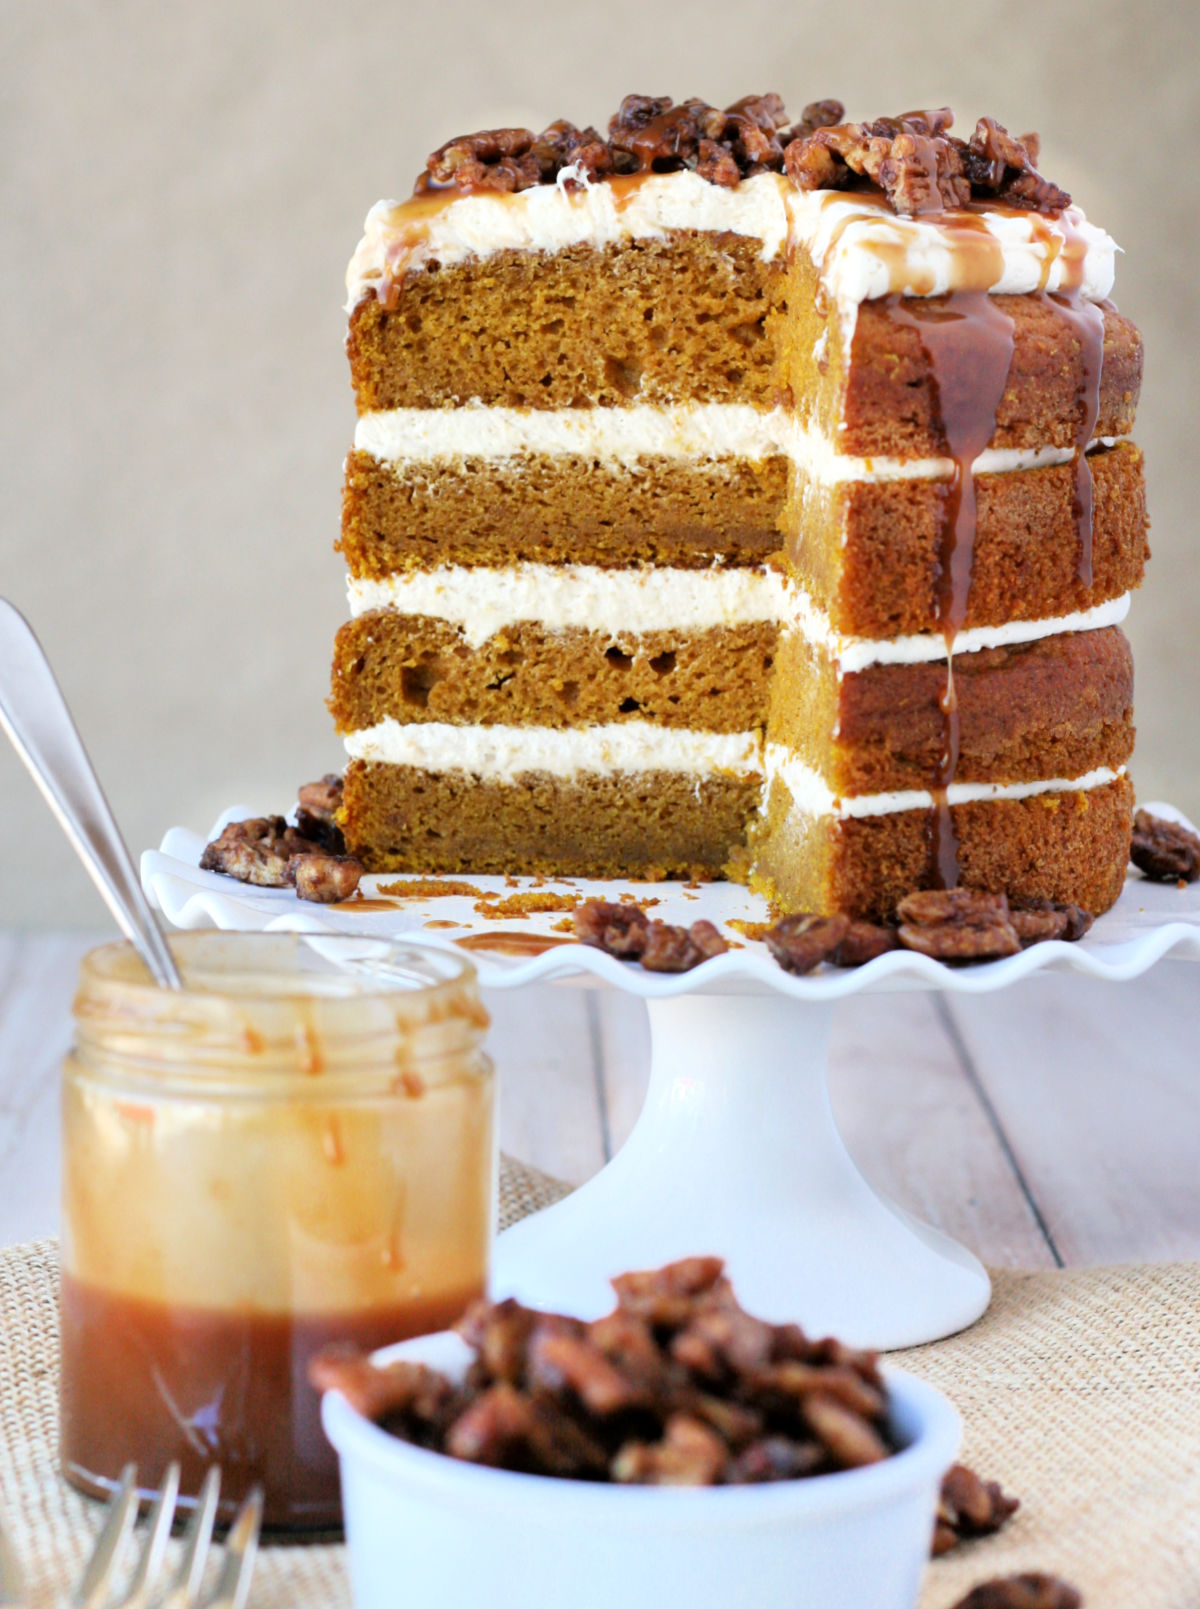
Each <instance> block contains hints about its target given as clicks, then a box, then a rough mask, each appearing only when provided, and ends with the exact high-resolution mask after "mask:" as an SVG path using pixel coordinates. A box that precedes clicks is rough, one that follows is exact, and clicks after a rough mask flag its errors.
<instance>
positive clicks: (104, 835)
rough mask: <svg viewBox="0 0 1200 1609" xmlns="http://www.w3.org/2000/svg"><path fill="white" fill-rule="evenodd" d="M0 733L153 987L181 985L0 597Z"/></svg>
mask: <svg viewBox="0 0 1200 1609" xmlns="http://www.w3.org/2000/svg"><path fill="white" fill-rule="evenodd" d="M0 727H2V728H3V729H4V731H5V732H7V733H8V735H9V737H10V738H11V739H12V742H13V747H14V748H15V749H16V751H17V753H18V754H19V755H20V756H21V758H22V760H24V762H25V764H26V766H27V767H28V768H29V771H30V774H31V775H32V777H33V780H34V781H35V782H36V783H37V785H38V787H39V788H40V789H41V790H42V794H43V796H44V798H45V800H46V803H47V804H48V805H49V806H50V808H51V810H52V811H53V812H54V814H55V815H56V816H57V817H58V821H59V825H60V826H61V827H62V829H63V831H64V832H65V833H66V835H67V837H68V838H69V839H70V840H71V843H72V845H73V846H74V849H75V852H76V853H77V854H78V856H79V858H80V860H82V861H83V864H84V865H85V866H86V867H87V869H88V872H89V873H90V875H91V878H92V881H93V882H94V883H95V885H96V887H97V888H98V889H99V890H100V893H101V895H102V896H103V899H104V902H105V904H106V905H107V906H108V908H109V910H110V911H111V912H112V913H113V915H114V916H115V917H116V919H117V925H118V926H119V927H120V929H121V931H122V933H124V934H125V936H126V938H127V939H129V940H130V941H131V942H132V943H133V944H134V945H135V946H136V948H137V950H138V952H139V954H140V955H141V957H142V959H143V960H144V961H145V963H146V965H147V966H148V967H149V968H150V971H151V973H152V975H153V977H154V979H155V981H156V982H157V983H159V984H162V985H163V986H164V987H168V988H172V989H179V988H181V987H182V983H181V981H180V977H179V970H178V968H177V967H176V965H175V960H174V957H173V956H172V955H171V951H170V949H169V948H168V946H167V941H166V939H165V938H164V937H163V934H162V929H161V928H160V927H159V925H158V922H157V921H156V919H155V916H154V913H153V911H152V910H151V909H150V904H149V901H148V900H147V899H146V896H145V895H144V894H143V893H142V885H141V883H140V882H139V881H138V875H137V872H136V871H135V870H134V867H133V862H132V861H131V860H130V858H129V851H128V849H126V847H125V841H124V839H123V838H122V837H121V834H120V831H119V830H118V827H117V824H116V822H115V821H114V820H113V814H112V811H111V810H110V809H109V806H108V800H107V799H106V798H105V797H104V790H103V789H102V788H101V786H100V783H99V781H98V780H97V777H96V773H95V771H93V769H92V762H91V761H90V760H89V759H88V756H87V750H86V749H85V748H84V746H83V743H82V741H81V740H80V736H79V733H78V732H77V731H76V729H75V723H74V721H73V720H72V719H71V712H70V710H68V708H67V705H66V700H65V699H64V698H63V696H62V690H61V689H60V687H59V685H58V683H57V681H56V680H55V678H54V672H53V671H52V670H51V669H50V663H49V661H48V660H47V658H46V655H45V653H44V652H43V650H42V645H41V643H39V642H38V640H37V638H36V637H35V636H34V634H33V630H32V628H31V627H30V625H29V622H28V621H27V620H26V619H25V617H24V615H22V614H21V613H20V611H19V610H17V609H14V607H13V606H12V604H11V603H9V602H8V601H7V600H6V599H4V598H0Z"/></svg>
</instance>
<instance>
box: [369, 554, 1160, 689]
mask: <svg viewBox="0 0 1200 1609" xmlns="http://www.w3.org/2000/svg"><path fill="white" fill-rule="evenodd" d="M347 591H348V595H349V599H350V612H351V614H352V615H361V614H366V613H368V612H369V611H370V610H372V609H395V610H398V611H399V612H400V613H401V614H406V615H431V616H433V617H434V618H435V619H437V620H447V621H449V622H450V623H451V624H452V625H455V626H458V627H459V628H460V629H461V631H462V633H463V635H464V637H465V638H466V640H467V642H468V644H469V645H470V646H471V647H472V648H478V647H479V646H480V644H482V643H484V642H486V641H487V639H488V638H489V637H491V636H493V635H494V634H495V633H496V632H497V631H501V630H503V629H504V627H506V626H514V625H517V624H519V623H520V622H521V621H537V622H538V623H539V624H540V625H542V626H543V627H544V628H545V629H546V630H547V631H567V630H569V629H571V628H572V627H579V628H581V629H583V630H586V631H598V632H604V633H607V634H609V635H611V636H614V637H620V636H626V635H628V634H629V633H631V632H635V633H638V634H641V633H644V632H650V631H679V632H695V631H707V630H711V629H712V628H713V627H716V626H738V625H747V624H753V623H755V622H758V621H769V622H772V623H774V624H777V625H779V626H781V627H783V628H784V629H785V630H786V629H788V628H794V629H797V630H799V631H801V632H802V633H803V634H804V636H805V637H806V638H807V639H808V641H809V642H811V643H813V644H814V645H815V646H816V647H818V648H820V649H822V650H823V651H824V652H825V653H827V654H828V655H829V656H830V657H831V658H832V659H834V660H836V662H837V663H838V665H839V667H840V668H841V670H842V671H843V672H844V673H845V674H851V673H853V672H854V671H859V670H865V669H866V667H867V666H868V665H880V664H882V665H906V664H919V663H922V662H926V661H931V660H937V659H944V658H945V657H946V641H945V638H944V637H942V636H941V635H939V634H938V633H936V632H930V633H923V634H921V635H913V636H906V637H892V638H889V639H876V638H872V637H843V636H841V635H839V634H838V633H837V632H835V631H834V630H833V628H832V627H831V625H830V624H829V620H828V618H827V617H826V616H825V614H824V613H823V612H822V611H821V610H819V609H818V608H817V607H816V605H815V604H814V603H813V602H812V601H811V599H810V598H809V596H808V594H807V593H806V592H805V591H804V589H803V588H802V587H799V586H797V585H796V584H795V583H794V582H791V581H789V580H787V578H786V577H784V576H783V575H782V574H781V573H780V572H779V571H778V570H772V569H770V568H768V567H766V566H762V567H758V568H754V569H751V568H744V569H731V570H726V569H721V568H716V567H714V568H712V569H708V570H682V569H672V568H669V567H666V566H664V567H662V568H654V569H644V570H606V569H601V568H600V567H599V566H597V565H590V564H561V565H560V564H529V563H521V564H513V565H508V566H506V567H505V568H503V569H486V568H479V569H475V568H468V567H466V566H463V565H444V566H442V567H440V568H438V569H436V570H409V571H404V572H402V573H401V574H397V575H392V576H388V577H386V578H384V579H383V580H377V581H376V580H354V579H353V578H352V577H348V578H347ZM1129 602H1130V595H1129V593H1125V594H1124V595H1123V596H1122V597H1120V598H1114V599H1112V601H1111V602H1109V603H1102V604H1098V605H1097V606H1096V607H1095V608H1094V609H1085V610H1081V611H1080V612H1079V613H1077V614H1070V615H1058V616H1056V617H1055V618H1053V619H1049V620H1015V621H1011V622H1009V623H1008V624H1006V625H1002V626H973V627H972V628H971V629H970V630H969V631H962V632H959V634H958V635H957V637H956V638H955V641H954V652H955V654H956V655H957V654H964V653H968V654H969V653H972V652H974V651H976V650H977V649H982V648H1002V647H1005V646H1007V645H1009V644H1011V643H1021V642H1035V641H1037V640H1038V639H1039V638H1041V637H1050V636H1054V635H1056V634H1057V633H1059V632H1066V631H1096V630H1099V629H1100V628H1101V627H1104V626H1115V625H1119V624H1120V622H1121V621H1122V620H1124V618H1125V616H1126V615H1127V614H1128V613H1129Z"/></svg>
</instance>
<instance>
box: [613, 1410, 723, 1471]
mask: <svg viewBox="0 0 1200 1609" xmlns="http://www.w3.org/2000/svg"><path fill="white" fill-rule="evenodd" d="M728 1462H729V1449H728V1447H727V1446H726V1445H725V1442H724V1441H723V1440H722V1438H721V1437H720V1436H718V1435H717V1433H716V1431H715V1430H711V1429H710V1428H709V1426H708V1425H706V1424H705V1423H704V1422H703V1421H702V1420H700V1419H694V1418H692V1417H691V1416H690V1415H688V1414H672V1415H671V1417H670V1418H669V1419H668V1420H667V1426H666V1433H665V1434H664V1436H663V1439H662V1440H661V1441H657V1442H643V1441H627V1442H626V1443H625V1445H624V1446H623V1447H622V1448H621V1449H620V1451H619V1452H618V1453H617V1456H616V1457H615V1458H614V1459H613V1461H612V1477H613V1479H614V1480H616V1481H622V1482H626V1483H632V1484H637V1485H641V1486H715V1485H716V1484H717V1483H718V1482H719V1481H720V1479H721V1477H722V1475H723V1474H724V1472H725V1466H726V1465H727V1464H728Z"/></svg>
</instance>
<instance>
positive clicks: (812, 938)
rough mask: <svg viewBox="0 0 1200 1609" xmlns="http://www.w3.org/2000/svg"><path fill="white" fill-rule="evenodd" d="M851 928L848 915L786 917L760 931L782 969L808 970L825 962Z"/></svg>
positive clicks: (801, 913) (793, 970) (787, 970)
mask: <svg viewBox="0 0 1200 1609" xmlns="http://www.w3.org/2000/svg"><path fill="white" fill-rule="evenodd" d="M849 931H850V918H849V917H848V916H809V915H806V914H805V913H803V912H797V913H796V914H795V915H794V916H785V917H783V918H781V920H780V921H778V922H776V924H775V926H774V927H773V928H770V929H769V930H768V931H767V932H766V933H764V934H763V941H764V942H765V944H766V946H767V949H768V950H770V952H771V954H772V955H773V956H774V957H775V959H776V961H778V962H779V965H780V966H781V967H782V968H783V970H784V971H785V972H797V973H802V972H811V971H812V969H813V968H814V967H815V966H819V965H820V963H821V962H822V961H827V960H828V959H829V957H830V956H831V955H832V954H833V952H834V951H835V950H836V949H837V947H838V945H839V944H841V942H842V940H843V939H844V938H845V937H846V935H847V934H848V933H849Z"/></svg>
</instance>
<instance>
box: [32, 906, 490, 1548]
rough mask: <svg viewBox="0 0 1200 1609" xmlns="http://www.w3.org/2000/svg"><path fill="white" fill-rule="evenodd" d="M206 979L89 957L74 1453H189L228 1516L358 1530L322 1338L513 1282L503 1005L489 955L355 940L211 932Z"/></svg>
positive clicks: (73, 1113) (154, 1460) (432, 1324)
mask: <svg viewBox="0 0 1200 1609" xmlns="http://www.w3.org/2000/svg"><path fill="white" fill-rule="evenodd" d="M172 949H173V951H174V953H175V957H176V960H177V961H178V963H179V966H180V970H181V972H182V974H183V980H184V988H183V990H182V991H181V992H178V991H172V990H169V989H161V988H158V987H156V986H155V985H154V984H153V983H152V982H151V981H150V979H149V975H148V974H147V972H146V970H145V968H144V966H143V965H142V962H141V961H140V960H139V958H138V957H137V955H136V953H135V952H134V951H133V950H132V949H131V947H130V946H129V945H127V944H110V945H107V946H105V947H104V948H102V949H98V950H93V951H92V953H91V954H90V955H88V956H87V957H85V959H84V962H83V968H82V975H81V981H80V988H79V994H78V996H77V998H76V1001H75V1024H76V1043H75V1048H74V1050H73V1052H72V1053H71V1055H70V1057H69V1058H68V1060H67V1063H66V1067H65V1080H64V1091H63V1196H64V1199H63V1206H64V1210H63V1231H62V1424H61V1458H62V1466H63V1471H64V1473H65V1475H66V1476H67V1478H68V1480H70V1481H71V1482H72V1484H73V1485H75V1486H78V1487H79V1488H81V1489H82V1490H84V1491H87V1492H91V1493H95V1494H106V1493H108V1492H109V1491H111V1489H112V1488H113V1486H114V1485H115V1483H116V1481H117V1479H118V1478H119V1475H120V1472H121V1469H122V1467H123V1466H124V1465H125V1464H126V1463H128V1462H132V1463H136V1464H137V1466H138V1484H139V1487H141V1488H142V1489H143V1490H144V1491H149V1490H151V1489H152V1488H154V1487H155V1486H157V1484H158V1483H159V1482H160V1481H161V1479H162V1477H163V1475H164V1473H165V1471H166V1468H167V1465H168V1464H169V1463H170V1461H171V1460H172V1459H176V1460H178V1461H179V1463H180V1464H181V1466H182V1490H183V1492H184V1493H185V1494H186V1495H188V1496H193V1497H194V1495H195V1493H196V1492H197V1490H198V1488H199V1485H200V1482H201V1480H202V1479H203V1476H204V1473H205V1471H206V1469H207V1468H208V1467H209V1465H211V1464H218V1465H219V1466H220V1468H221V1475H222V1484H221V1499H222V1502H221V1513H222V1517H224V1518H228V1517H230V1516H231V1515H232V1513H233V1510H234V1508H235V1507H236V1505H237V1503H238V1502H239V1500H240V1499H241V1497H242V1496H244V1494H245V1492H246V1491H247V1490H248V1489H249V1487H250V1486H251V1485H252V1484H254V1483H255V1482H258V1483H259V1484H261V1485H262V1486H263V1488H264V1492H265V1498H266V1506H265V1514H264V1519H265V1523H267V1524H268V1525H271V1526H274V1527H284V1528H292V1529H326V1528H328V1527H331V1526H336V1525H338V1524H339V1523H340V1519H341V1509H340V1502H339V1495H338V1476H337V1460H336V1456H335V1454H334V1452H333V1450H332V1448H331V1447H330V1446H329V1444H328V1442H327V1441H326V1439H325V1436H324V1432H323V1431H322V1429H321V1426H320V1420H319V1413H318V1408H319V1399H318V1395H317V1392H316V1391H315V1390H314V1389H313V1388H312V1387H311V1386H310V1385H309V1383H308V1380H307V1373H306V1371H307V1365H308V1360H309V1358H310V1357H311V1356H312V1354H313V1353H314V1352H316V1351H317V1350H318V1349H319V1348H321V1347H323V1346H325V1345H327V1344H328V1343H331V1342H336V1341H349V1342H352V1343H354V1344H355V1345H356V1346H358V1347H361V1348H363V1349H366V1350H369V1349H371V1348H374V1347H377V1346H381V1345H384V1344H386V1343H387V1342H390V1341H396V1340H400V1339H402V1338H404V1337H407V1336H411V1335H419V1334H423V1333H426V1332H429V1331H435V1330H440V1329H445V1328H446V1327H447V1326H448V1325H450V1324H451V1323H453V1321H454V1320H455V1319H456V1318H457V1317H458V1315H459V1314H460V1313H461V1312H462V1310H463V1308H464V1307H466V1305H467V1304H468V1303H469V1302H470V1301H471V1300H472V1299H473V1298H474V1297H476V1296H478V1295H480V1294H481V1293H482V1292H483V1290H484V1287H485V1285H486V1280H487V1270H488V1256H489V1251H490V1245H491V1238H492V1231H493V1227H494V1225H493V1214H494V1208H493V1202H494V1200H495V1190H494V1182H495V1157H496V1151H495V1144H494V1136H493V1106H494V1102H493V1080H492V1067H491V1063H490V1062H489V1061H488V1059H487V1057H486V1056H485V1055H484V1054H483V1052H482V1049H481V1043H482V1037H483V1031H484V1029H485V1027H486V1026H487V1021H488V1019H487V1014H486V1013H485V1011H484V1009H483V1006H482V1005H481V1003H480V999H479V992H478V988H477V985H476V981H475V972H474V968H473V967H472V966H471V964H470V963H469V962H468V961H466V960H465V959H463V958H461V957H458V956H455V955H449V954H445V953H443V952H438V951H432V950H428V949H418V948H416V947H405V946H403V945H395V944H391V943H388V942H385V941H381V940H374V939H367V938H360V937H357V936H353V935H342V936H332V935H320V936H317V935H307V936H306V935H302V934H290V933H286V934H285V933H278V934H265V933H264V934H249V933H211V932H204V933H191V934H185V935H181V936H179V937H177V938H174V939H173V940H172Z"/></svg>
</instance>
